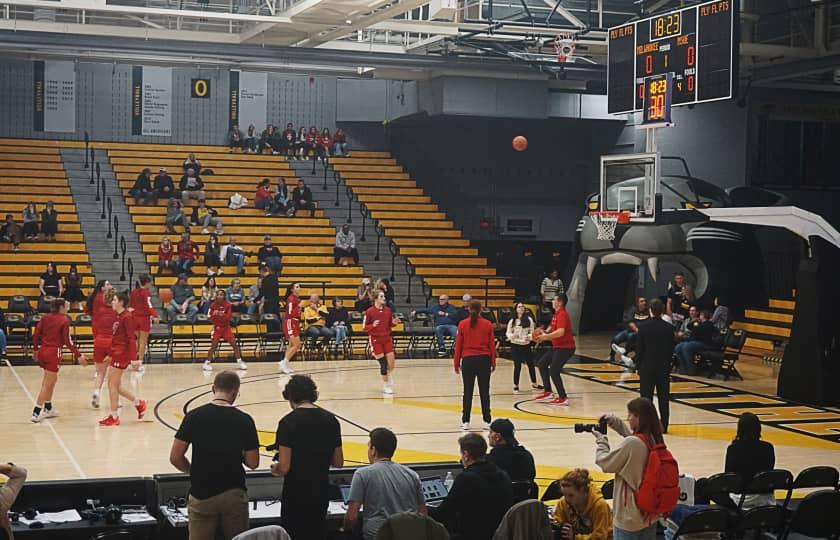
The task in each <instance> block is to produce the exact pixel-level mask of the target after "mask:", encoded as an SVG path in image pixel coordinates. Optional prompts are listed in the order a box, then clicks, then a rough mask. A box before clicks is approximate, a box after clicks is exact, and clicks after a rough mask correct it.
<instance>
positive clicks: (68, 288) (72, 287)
mask: <svg viewBox="0 0 840 540" xmlns="http://www.w3.org/2000/svg"><path fill="white" fill-rule="evenodd" d="M64 301H65V302H67V309H68V310H69V309H73V304H76V305H77V306H79V309H80V310H81V309H82V305H83V302H84V301H85V295H84V293H83V292H82V276H81V275H79V267H78V266H76V264H71V265H70V271H69V272H68V273H67V275H66V276H64Z"/></svg>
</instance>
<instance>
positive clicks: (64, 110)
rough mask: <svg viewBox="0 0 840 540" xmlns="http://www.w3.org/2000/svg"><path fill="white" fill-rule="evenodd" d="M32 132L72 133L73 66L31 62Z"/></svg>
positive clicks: (74, 101) (74, 91)
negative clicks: (33, 94)
mask: <svg viewBox="0 0 840 540" xmlns="http://www.w3.org/2000/svg"><path fill="white" fill-rule="evenodd" d="M34 82H35V84H34V90H35V119H34V121H35V126H34V128H35V131H54V132H60V133H72V132H74V131H76V66H75V65H74V63H73V62H53V61H35V81H34Z"/></svg>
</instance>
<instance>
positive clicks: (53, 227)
mask: <svg viewBox="0 0 840 540" xmlns="http://www.w3.org/2000/svg"><path fill="white" fill-rule="evenodd" d="M41 232H42V233H43V235H44V240H47V241H49V242H55V235H56V234H58V211H57V210H56V209H55V204H53V202H52V201H47V205H46V206H45V207H44V209H43V210H42V211H41Z"/></svg>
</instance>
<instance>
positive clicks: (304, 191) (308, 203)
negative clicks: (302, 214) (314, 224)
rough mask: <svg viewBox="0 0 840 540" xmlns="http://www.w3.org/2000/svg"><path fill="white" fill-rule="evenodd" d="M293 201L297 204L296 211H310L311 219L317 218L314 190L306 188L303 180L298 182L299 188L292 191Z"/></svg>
mask: <svg viewBox="0 0 840 540" xmlns="http://www.w3.org/2000/svg"><path fill="white" fill-rule="evenodd" d="M292 200H293V201H294V203H295V211H300V210H309V211H310V214H309V215H310V217H315V202H314V201H313V199H312V190H311V189H309V188H308V187H307V186H306V183H305V182H304V181H303V179H300V180H298V183H297V187H296V188H295V189H294V190H293V191H292Z"/></svg>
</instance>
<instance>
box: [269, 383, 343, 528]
mask: <svg viewBox="0 0 840 540" xmlns="http://www.w3.org/2000/svg"><path fill="white" fill-rule="evenodd" d="M283 399H287V400H288V401H289V406H290V407H291V408H292V412H290V413H289V414H287V415H286V416H284V417H283V418H282V419H281V420H280V422H279V423H278V425H277V438H276V440H275V443H274V445H273V446H272V447H270V449H276V450H277V455H276V461H275V462H274V463H273V464H272V465H271V473H272V474H273V475H275V476H283V477H284V482H283V493H282V495H281V501H280V503H281V504H280V524H281V525H282V526H283V527H284V528H285V529H286V532H288V533H289V536H291V537H292V538H307V539H316V538H317V539H322V538H325V537H326V534H327V532H326V518H327V504H328V503H329V500H330V489H331V486H330V482H329V478H328V473H329V469H330V467H341V466H343V465H344V453H343V451H342V448H341V426H340V425H339V423H338V420H337V419H336V418H335V416H333V414H332V413H330V412H328V411H327V410H326V409H322V408H320V407H318V406H317V405H315V402H316V401H317V400H318V388H317V386H315V382H314V381H313V380H312V379H311V378H309V377H308V376H306V375H292V377H291V378H290V379H289V382H288V383H286V387H285V388H284V389H283Z"/></svg>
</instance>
